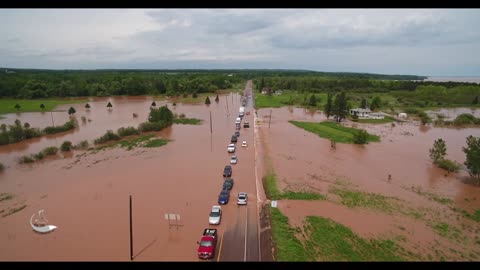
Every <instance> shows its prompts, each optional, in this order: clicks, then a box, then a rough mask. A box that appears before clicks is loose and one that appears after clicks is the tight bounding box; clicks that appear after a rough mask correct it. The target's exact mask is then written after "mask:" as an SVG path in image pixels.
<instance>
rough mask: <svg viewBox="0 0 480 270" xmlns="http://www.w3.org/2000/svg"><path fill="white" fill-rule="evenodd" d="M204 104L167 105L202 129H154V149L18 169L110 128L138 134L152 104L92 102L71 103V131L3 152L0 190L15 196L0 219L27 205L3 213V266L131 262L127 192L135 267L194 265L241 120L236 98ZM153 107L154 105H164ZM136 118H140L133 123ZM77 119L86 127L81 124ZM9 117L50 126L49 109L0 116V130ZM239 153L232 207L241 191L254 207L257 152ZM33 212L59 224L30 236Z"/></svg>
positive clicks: (229, 211) (80, 155) (227, 212)
mask: <svg viewBox="0 0 480 270" xmlns="http://www.w3.org/2000/svg"><path fill="white" fill-rule="evenodd" d="M210 99H211V100H212V104H211V105H210V106H207V105H205V104H203V102H202V103H201V104H196V105H195V104H190V105H189V104H177V105H176V107H174V106H172V105H171V104H168V106H169V108H170V109H171V110H172V111H173V112H174V113H177V114H180V113H184V114H185V115H186V117H192V118H198V119H202V120H203V123H202V124H201V125H176V124H175V125H173V126H172V127H169V128H167V129H165V130H163V131H161V132H158V133H157V135H158V136H159V137H161V138H165V139H169V140H171V141H170V142H169V143H168V144H167V145H165V146H162V147H159V148H142V147H138V148H134V149H132V150H130V151H127V150H126V149H122V148H114V149H107V150H103V151H99V152H98V153H94V152H91V151H74V152H73V153H72V154H69V155H64V154H60V155H61V156H64V157H63V158H57V159H45V160H43V161H41V162H35V163H33V164H32V165H19V164H17V162H16V158H17V157H19V156H21V155H25V154H31V153H36V152H38V151H40V150H42V149H43V148H45V147H47V146H52V145H54V146H57V147H58V146H59V145H60V144H61V143H62V142H63V141H64V140H71V141H72V142H73V143H74V144H76V143H78V142H80V141H82V140H89V141H90V143H92V140H93V139H95V138H97V137H99V136H101V135H102V134H104V133H105V131H106V130H108V129H113V130H116V129H118V128H120V127H126V126H135V127H136V126H137V125H138V124H139V123H140V122H144V121H146V119H147V115H148V112H149V107H150V104H151V102H152V98H151V97H140V98H130V97H129V98H126V97H118V98H99V99H97V98H95V99H92V100H91V101H90V102H89V104H90V105H91V109H90V111H89V112H86V111H85V108H84V106H85V104H76V105H73V107H75V109H76V111H77V113H76V117H77V119H78V120H79V127H78V128H77V129H75V130H74V131H73V132H67V133H64V134H59V135H56V136H48V137H43V138H40V139H37V140H28V141H24V142H20V143H17V144H13V145H7V146H1V147H0V159H1V160H2V163H4V164H5V165H6V166H7V168H6V169H5V171H4V172H3V173H1V174H0V190H1V193H7V194H12V195H13V198H12V199H9V200H4V201H1V202H0V211H2V210H3V213H2V214H4V213H5V209H13V208H17V207H21V206H24V205H26V208H25V209H23V210H21V211H19V212H16V213H14V214H11V215H8V216H5V217H1V216H0V230H1V231H2V233H1V234H0V260H2V261H7V260H8V261H26V260H28V261H29V260H33V261H36V260H40V261H45V260H48V261H64V260H65V261H77V260H81V261H85V260H86V261H90V260H95V261H97V260H102V261H126V260H130V254H129V253H130V248H129V195H132V197H133V235H134V255H135V260H139V261H142V260H147V261H148V260H153V261H196V260H197V254H196V250H197V243H196V241H198V240H199V238H200V236H201V233H202V232H203V229H204V228H206V227H207V226H208V213H209V211H210V208H211V206H212V205H215V204H217V198H218V193H219V191H220V189H221V186H222V181H223V178H222V170H223V167H224V166H225V165H226V164H228V161H229V156H230V155H229V154H228V153H227V151H226V147H227V144H228V143H229V141H230V137H231V135H232V134H233V133H234V131H235V130H234V114H233V113H232V111H233V112H235V113H238V108H239V107H240V105H241V104H240V96H239V95H238V94H236V93H232V94H229V95H224V96H221V99H220V102H219V103H216V102H214V101H213V100H214V99H215V96H210ZM108 101H111V102H112V105H113V109H112V110H111V111H108V110H107V108H106V104H107V103H108ZM226 102H228V111H227V104H226ZM156 103H157V107H159V106H162V105H163V104H165V101H162V102H158V101H157V102H156ZM69 107H70V106H62V107H61V108H57V110H62V109H68V108H69ZM210 112H211V116H212V127H213V133H212V134H211V133H210ZM133 113H136V114H138V117H137V118H133V116H132V114H133ZM81 116H85V117H86V118H87V119H90V120H91V121H88V120H87V121H86V122H85V123H82V121H81V120H80V117H81ZM53 117H54V121H55V124H57V123H58V124H60V123H61V124H63V123H64V122H65V121H67V120H68V115H67V113H66V112H53ZM249 118H251V119H250V122H252V123H253V117H252V116H246V119H249ZM15 119H20V120H21V121H22V122H29V123H30V125H31V126H33V127H45V126H48V125H51V121H52V119H51V114H50V113H48V112H47V113H43V114H42V113H22V114H19V115H16V114H13V115H6V118H5V119H2V120H1V123H13V121H15ZM241 132H242V134H241V137H240V139H242V138H243V139H246V140H248V141H249V142H252V144H253V128H252V129H242V130H241ZM238 150H239V151H238V156H239V160H240V162H239V164H238V165H237V167H235V168H234V174H233V176H234V178H235V180H236V184H235V185H236V186H235V187H234V190H232V200H236V195H234V194H235V192H238V191H239V190H241V189H243V191H247V192H249V198H250V200H251V201H252V202H255V201H256V195H255V178H254V170H253V164H254V148H253V147H252V148H247V149H238ZM247 153H248V154H247ZM250 164H251V165H250ZM250 166H251V167H250ZM242 168H243V169H242ZM247 180H248V181H247ZM250 180H251V181H250ZM251 207H252V211H249V213H251V215H252V219H253V218H254V217H255V215H256V211H254V210H255V203H252V205H251ZM236 208H237V206H236V204H235V202H232V203H230V204H229V205H226V206H223V211H224V217H223V221H222V224H221V225H220V226H219V229H220V231H221V232H222V231H224V230H226V229H227V228H228V226H233V225H235V222H236V219H237V217H236V216H235V215H234V211H235V212H236V210H235V209H236ZM40 209H45V211H46V217H47V219H48V221H49V223H50V224H53V225H55V226H58V229H57V230H55V231H54V232H52V233H49V234H45V235H40V234H36V233H34V232H33V231H32V228H31V227H30V224H29V219H30V216H31V215H32V214H34V213H36V212H37V211H38V210H40ZM249 210H250V206H249ZM166 213H176V214H179V215H180V224H181V225H182V226H181V227H179V228H178V229H176V228H174V227H172V228H169V222H168V221H167V220H165V219H164V215H165V214H166ZM252 224H253V225H254V224H255V223H254V222H253V221H252ZM256 233H257V232H256V230H255V234H256Z"/></svg>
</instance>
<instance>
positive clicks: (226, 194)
mask: <svg viewBox="0 0 480 270" xmlns="http://www.w3.org/2000/svg"><path fill="white" fill-rule="evenodd" d="M229 199H230V191H229V190H228V189H222V191H221V192H220V195H218V203H219V204H227V203H228V200H229Z"/></svg>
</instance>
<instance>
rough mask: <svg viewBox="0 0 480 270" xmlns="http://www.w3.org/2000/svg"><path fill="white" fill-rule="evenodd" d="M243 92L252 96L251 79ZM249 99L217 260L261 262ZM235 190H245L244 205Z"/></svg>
mask: <svg viewBox="0 0 480 270" xmlns="http://www.w3.org/2000/svg"><path fill="white" fill-rule="evenodd" d="M244 95H245V96H249V95H250V96H251V97H253V89H252V81H248V82H247V85H246V87H245V91H244ZM252 100H253V99H252V98H248V99H247V105H246V106H245V110H246V111H248V112H250V113H249V114H248V115H247V114H245V116H244V118H243V120H242V125H241V127H242V128H241V129H240V137H239V140H238V141H239V142H238V143H237V145H238V148H237V150H236V153H235V155H237V156H238V164H236V165H234V166H233V175H232V178H233V179H234V180H235V184H234V187H233V189H232V191H231V196H230V202H229V204H228V205H226V206H223V207H222V208H224V215H225V218H226V225H225V224H224V225H223V228H222V229H223V230H222V232H221V233H223V238H222V239H219V240H220V244H219V247H218V250H219V252H217V260H218V261H260V256H259V254H260V250H259V230H258V226H259V223H258V209H257V200H258V198H257V183H256V175H255V144H254V135H255V134H254V128H253V127H254V108H253V101H252ZM239 106H241V104H240V105H239ZM239 106H238V107H235V108H233V109H232V111H233V112H235V113H237V112H238V111H239ZM234 115H235V114H234ZM245 121H248V122H249V123H250V128H244V127H243V123H244V122H245ZM234 127H235V124H234V123H233V121H232V133H233V132H234ZM244 140H246V141H247V143H248V147H246V148H244V147H241V146H240V145H241V142H242V141H244ZM238 192H247V193H248V204H247V205H242V206H240V205H237V195H238ZM222 222H223V221H222Z"/></svg>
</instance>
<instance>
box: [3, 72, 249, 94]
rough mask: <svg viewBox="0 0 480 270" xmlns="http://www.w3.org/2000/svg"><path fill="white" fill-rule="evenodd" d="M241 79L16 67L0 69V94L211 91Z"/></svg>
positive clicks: (234, 83)
mask: <svg viewBox="0 0 480 270" xmlns="http://www.w3.org/2000/svg"><path fill="white" fill-rule="evenodd" d="M242 81H245V78H243V77H242V76H239V75H235V76H229V74H226V73H224V74H222V73H203V74H199V73H188V74H186V73H161V72H152V71H148V72H147V71H131V72H129V71H49V70H47V71H45V70H16V71H15V73H6V72H2V73H0V97H14V98H25V99H35V98H48V97H67V96H68V97H72V96H73V97H75V96H110V95H145V94H151V95H156V94H167V95H179V94H184V93H189V94H193V93H206V92H215V91H216V90H220V89H228V88H232V87H233V86H234V85H236V84H238V83H240V82H242Z"/></svg>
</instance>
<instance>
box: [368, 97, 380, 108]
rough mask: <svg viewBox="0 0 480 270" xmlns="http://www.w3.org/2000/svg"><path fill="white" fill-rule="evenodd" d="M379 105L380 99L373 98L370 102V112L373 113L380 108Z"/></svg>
mask: <svg viewBox="0 0 480 270" xmlns="http://www.w3.org/2000/svg"><path fill="white" fill-rule="evenodd" d="M381 103H382V100H381V99H380V97H379V96H376V97H374V98H373V100H372V102H371V103H370V110H372V111H374V110H376V109H378V108H380V106H381Z"/></svg>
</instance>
